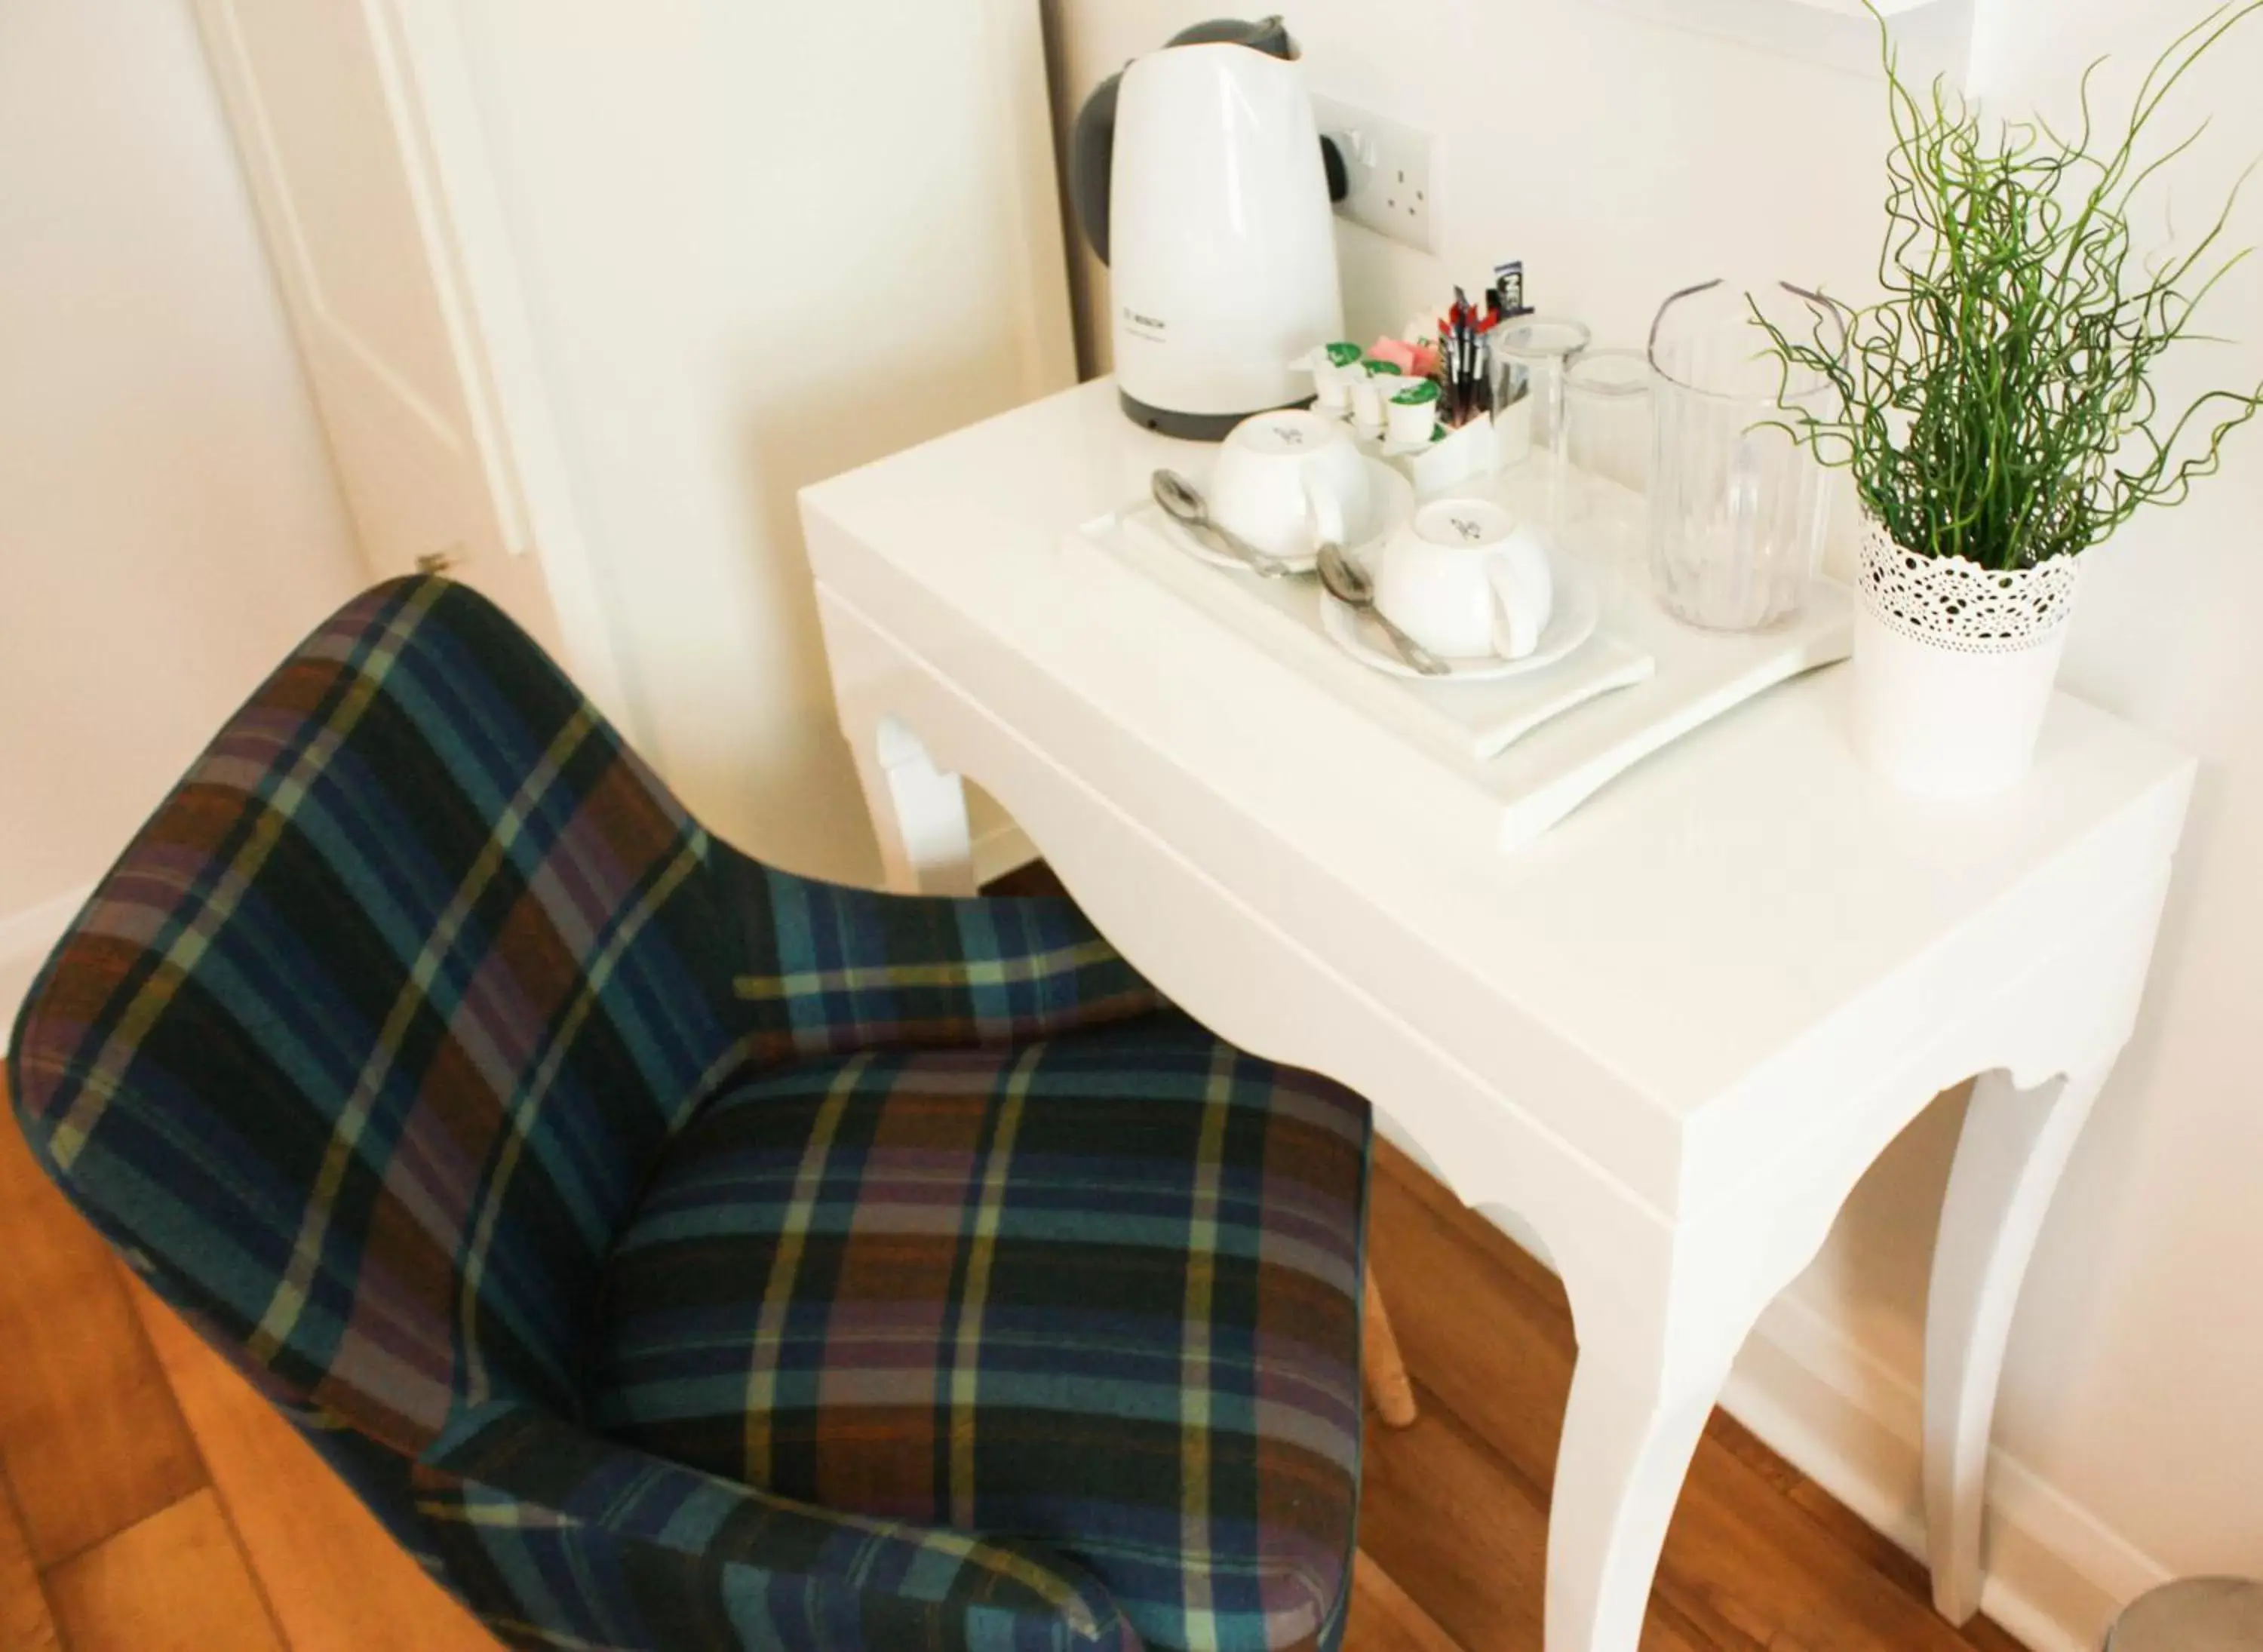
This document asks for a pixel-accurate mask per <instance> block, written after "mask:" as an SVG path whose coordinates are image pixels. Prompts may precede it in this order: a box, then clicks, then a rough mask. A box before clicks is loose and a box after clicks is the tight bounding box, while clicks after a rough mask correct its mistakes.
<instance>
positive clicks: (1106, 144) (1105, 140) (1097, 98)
mask: <svg viewBox="0 0 2263 1652" xmlns="http://www.w3.org/2000/svg"><path fill="white" fill-rule="evenodd" d="M1123 81H1124V71H1123V70H1122V69H1118V70H1117V71H1116V73H1114V74H1113V75H1110V76H1109V77H1108V78H1107V79H1106V80H1103V81H1102V82H1101V83H1100V84H1099V85H1097V86H1095V87H1094V88H1093V91H1092V96H1091V97H1089V98H1086V99H1085V100H1084V107H1083V108H1081V109H1080V110H1079V111H1077V115H1076V124H1075V125H1074V126H1073V127H1070V128H1069V134H1068V199H1069V205H1070V206H1072V207H1074V208H1075V209H1076V221H1077V222H1078V223H1080V224H1081V225H1083V226H1084V238H1085V239H1086V240H1087V241H1089V242H1090V243H1092V250H1093V251H1094V252H1095V253H1096V254H1097V255H1098V256H1099V258H1100V261H1101V262H1102V263H1103V264H1105V263H1107V262H1108V179H1109V173H1110V169H1111V168H1112V167H1113V166H1114V165H1115V163H1116V94H1117V90H1118V89H1119V88H1120V86H1121V85H1122V83H1123Z"/></svg>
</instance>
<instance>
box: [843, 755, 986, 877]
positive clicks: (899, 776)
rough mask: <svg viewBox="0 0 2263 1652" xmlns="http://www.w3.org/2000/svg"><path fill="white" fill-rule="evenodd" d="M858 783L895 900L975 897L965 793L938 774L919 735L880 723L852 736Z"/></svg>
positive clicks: (951, 776)
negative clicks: (878, 842) (860, 783)
mask: <svg viewBox="0 0 2263 1652" xmlns="http://www.w3.org/2000/svg"><path fill="white" fill-rule="evenodd" d="M849 743H850V746H852V747H853V748H854V749H855V750H856V754H857V779H859V780H861V781H862V782H863V783H864V806H865V808H868V809H870V810H871V815H872V830H873V831H874V832H875V833H876V834H877V835H878V837H879V840H880V864H881V866H882V867H883V869H884V870H885V871H886V873H887V880H888V888H891V889H893V890H894V891H895V892H896V893H897V894H898V895H972V894H973V893H974V845H973V837H972V832H971V830H970V829H969V827H968V825H967V821H966V788H965V786H962V785H961V784H960V783H959V779H958V776H957V775H955V774H945V773H944V772H941V771H940V770H938V769H937V768H936V766H935V764H934V762H933V761H932V759H930V758H929V756H928V751H927V748H926V746H924V745H922V743H920V739H919V736H918V735H915V734H913V733H912V731H911V730H910V729H908V728H905V727H904V726H903V725H902V724H901V723H900V722H898V721H896V720H895V719H894V718H893V717H883V718H881V719H880V720H879V721H878V723H877V724H876V725H875V726H874V727H873V728H871V730H870V731H868V732H867V733H865V734H864V735H861V736H860V735H857V734H855V733H853V732H852V733H851V734H850V741H849Z"/></svg>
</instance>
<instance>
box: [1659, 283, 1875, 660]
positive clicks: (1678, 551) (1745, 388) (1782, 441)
mask: <svg viewBox="0 0 2263 1652" xmlns="http://www.w3.org/2000/svg"><path fill="white" fill-rule="evenodd" d="M1755 307H1757V308H1760V310H1761V312H1762V313H1763V314H1765V315H1767V316H1768V319H1769V320H1770V321H1771V322H1775V325H1776V326H1778V327H1779V328H1781V329H1782V331H1783V332H1784V334H1785V336H1786V337H1790V338H1793V339H1797V340H1800V341H1803V342H1804V341H1808V340H1814V341H1816V342H1818V343H1820V344H1822V345H1823V347H1824V348H1825V349H1826V350H1829V351H1833V353H1837V352H1838V351H1842V350H1844V348H1845V346H1846V324H1845V321H1844V318H1843V315H1842V314H1841V312H1840V309H1839V308H1838V307H1837V306H1836V305H1834V304H1833V303H1832V301H1830V300H1828V299H1826V298H1823V297H1821V296H1820V295H1818V294H1817V293H1808V292H1804V291H1802V290H1801V289H1800V288H1798V287H1795V286H1789V284H1786V283H1781V282H1779V283H1777V284H1775V285H1774V286H1766V287H1762V288H1760V289H1758V290H1755V291H1752V292H1746V290H1745V289H1743V288H1741V287H1739V286H1732V285H1730V284H1728V283H1726V282H1723V281H1717V280H1716V281H1708V282H1706V283H1705V284H1704V285H1703V286H1693V287H1689V288H1688V289H1686V290H1684V291H1682V292H1680V293H1675V294H1674V296H1673V297H1672V298H1669V299H1667V301H1666V304H1665V307H1664V308H1661V309H1660V310H1659V312H1658V319H1657V321H1656V322H1655V323H1653V324H1652V328H1651V333H1650V367H1651V373H1652V387H1651V388H1652V396H1651V400H1652V430H1653V437H1652V441H1653V446H1652V456H1651V475H1650V549H1651V569H1652V577H1653V579H1654V580H1655V582H1656V584H1657V590H1658V599H1659V602H1660V603H1662V604H1663V605H1665V606H1666V608H1667V612H1670V613H1673V614H1674V615H1676V616H1677V617H1679V618H1681V619H1682V620H1688V622H1689V623H1690V624H1691V625H1695V626H1703V627H1706V628H1708V629H1710V630H1715V631H1757V630H1759V629H1761V627H1765V626H1771V625H1775V624H1776V623H1777V622H1778V621H1780V620H1786V619H1789V617H1790V616H1791V615H1792V614H1794V613H1797V612H1798V611H1799V605H1800V604H1801V603H1802V602H1803V601H1804V599H1805V598H1806V595H1807V587H1808V583H1809V582H1810V581H1811V580H1812V579H1813V577H1814V576H1815V569H1816V564H1817V562H1818V561H1819V559H1820V558H1821V556H1822V554H1823V540H1824V536H1825V534H1826V533H1827V532H1828V531H1829V528H1830V525H1831V494H1832V489H1831V486H1830V477H1829V474H1828V473H1827V472H1826V470H1825V469H1824V467H1822V465H1820V464H1819V463H1818V462H1817V460H1816V458H1815V456H1814V455H1813V454H1812V453H1809V452H1808V451H1807V450H1806V449H1805V448H1804V447H1802V446H1799V445H1798V444H1797V443H1796V442H1794V441H1793V440H1792V438H1791V437H1790V435H1789V432H1788V431H1786V430H1785V429H1784V428H1783V424H1784V421H1785V417H1786V415H1785V413H1784V411H1783V409H1782V406H1780V405H1779V403H1778V399H1777V398H1778V395H1779V392H1782V394H1783V395H1786V396H1787V397H1788V398H1789V400H1790V401H1791V402H1793V403H1794V404H1795V405H1798V404H1802V403H1809V402H1812V403H1814V404H1815V405H1816V406H1817V410H1818V411H1822V410H1823V408H1822V405H1821V402H1820V398H1823V397H1826V396H1828V395H1831V394H1832V391H1831V388H1830V386H1829V384H1828V383H1827V382H1826V380H1823V379H1821V378H1819V377H1809V376H1806V375H1804V374H1796V375H1795V376H1794V378H1793V379H1792V380H1791V381H1790V382H1789V384H1788V385H1787V384H1786V382H1785V380H1784V377H1783V367H1782V363H1781V362H1780V361H1779V360H1778V359H1776V357H1775V355H1774V354H1772V353H1771V352H1770V351H1769V350H1768V334H1767V333H1766V332H1765V331H1764V330H1762V329H1761V326H1760V324H1759V323H1758V322H1755V321H1754V320H1753V309H1754V308H1755Z"/></svg>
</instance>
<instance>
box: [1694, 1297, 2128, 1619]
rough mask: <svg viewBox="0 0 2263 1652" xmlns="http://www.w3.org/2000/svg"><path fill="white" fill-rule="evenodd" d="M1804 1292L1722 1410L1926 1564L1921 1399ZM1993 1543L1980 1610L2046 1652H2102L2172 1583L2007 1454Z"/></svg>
mask: <svg viewBox="0 0 2263 1652" xmlns="http://www.w3.org/2000/svg"><path fill="white" fill-rule="evenodd" d="M1721 1408H1722V1409H1724V1410H1725V1411H1727V1412H1728V1413H1729V1415H1730V1416H1732V1417H1735V1418H1736V1419H1737V1421H1738V1422H1739V1423H1741V1424H1744V1425H1745V1426H1746V1428H1748V1429H1750V1430H1751V1431H1753V1433H1754V1434H1755V1435H1757V1436H1759V1437H1760V1438H1761V1440H1762V1441H1764V1442H1765V1443H1766V1444H1767V1445H1768V1446H1769V1448H1770V1449H1772V1450H1773V1451H1775V1453H1776V1454H1777V1455H1779V1456H1781V1457H1782V1458H1783V1459H1784V1460H1786V1461H1787V1462H1789V1463H1790V1464H1791V1465H1792V1467H1795V1468H1797V1469H1798V1470H1799V1471H1800V1472H1801V1473H1802V1474H1805V1475H1806V1476H1807V1477H1808V1478H1809V1479H1810V1480H1812V1481H1813V1482H1815V1483H1816V1484H1817V1485H1818V1486H1820V1487H1822V1488H1823V1489H1824V1490H1826V1491H1827V1492H1829V1493H1830V1494H1831V1495H1832V1496H1834V1497H1836V1498H1838V1499H1839V1501H1840V1502H1841V1503H1845V1504H1846V1505H1847V1507H1848V1508H1849V1509H1852V1510H1853V1511H1855V1514H1856V1515H1857V1516H1858V1517H1859V1518H1861V1519H1862V1521H1863V1522H1864V1523H1865V1524H1866V1525H1869V1526H1871V1527H1873V1528H1874V1529H1875V1530H1876V1531H1878V1532H1883V1534H1884V1535H1885V1536H1886V1537H1888V1538H1890V1539H1891V1540H1893V1542H1894V1543H1896V1544H1897V1545H1898V1546H1899V1547H1902V1548H1903V1549H1905V1550H1906V1551H1908V1552H1909V1553H1910V1554H1914V1555H1917V1556H1918V1557H1919V1558H1920V1559H1922V1558H1923V1557H1924V1554H1925V1518H1924V1508H1923V1502H1922V1496H1921V1493H1920V1485H1921V1483H1922V1480H1921V1463H1922V1453H1921V1449H1920V1440H1921V1439H1922V1438H1923V1416H1924V1404H1923V1398H1922V1391H1921V1389H1920V1386H1919V1384H1918V1382H1917V1380H1915V1379H1914V1378H1913V1377H1912V1376H1910V1375H1907V1374H1905V1373H1903V1372H1901V1371H1898V1370H1896V1369H1894V1368H1893V1367H1892V1366H1889V1365H1888V1364H1887V1363H1886V1362H1885V1361H1883V1360H1882V1359H1878V1358H1877V1357H1876V1355H1875V1354H1874V1353H1872V1352H1871V1351H1869V1350H1868V1349H1865V1348H1863V1347H1862V1346H1861V1345H1860V1344H1858V1343H1856V1342H1855V1340H1854V1339H1853V1338H1852V1337H1848V1336H1847V1335H1846V1333H1844V1332H1843V1331H1841V1330H1840V1329H1839V1328H1838V1327H1837V1326H1836V1325H1834V1324H1833V1322H1831V1321H1830V1320H1829V1319H1828V1318H1826V1316H1825V1315H1823V1314H1822V1313H1820V1312H1819V1311H1818V1309H1816V1308H1814V1307H1812V1306H1811V1305H1810V1304H1808V1303H1806V1302H1804V1301H1801V1300H1800V1298H1799V1296H1798V1295H1797V1286H1795V1287H1794V1293H1792V1294H1789V1295H1787V1296H1785V1297H1783V1298H1782V1299H1780V1300H1779V1301H1777V1302H1776V1304H1775V1306H1774V1307H1773V1308H1770V1309H1769V1310H1768V1313H1767V1314H1765V1315H1762V1316H1761V1322H1760V1324H1759V1326H1758V1327H1757V1328H1756V1329H1755V1330H1753V1334H1752V1336H1751V1337H1750V1338H1749V1339H1747V1341H1746V1344H1745V1349H1744V1352H1743V1354H1742V1355H1741V1356H1740V1357H1739V1359H1738V1361H1737V1366H1736V1369H1735V1371H1734V1373H1732V1375H1731V1376H1730V1379H1729V1382H1728V1386H1727V1388H1724V1390H1723V1391H1722V1395H1721ZM1983 1544H1984V1547H1983V1550H1982V1553H1983V1556H1984V1563H1985V1569H1986V1580H1987V1581H1986V1585H1985V1589H1984V1590H1983V1592H1982V1596H1981V1610H1982V1611H1983V1612H1985V1613H1986V1614H1987V1615H1988V1616H1989V1617H1991V1618H1992V1619H1995V1620H1996V1622H1997V1623H1999V1624H2000V1625H2001V1626H2002V1627H2004V1628H2005V1629H2006V1631H2007V1632H2009V1633H2010V1634H2011V1635H2012V1636H2013V1638H2014V1639H2015V1640H2018V1641H2021V1642H2023V1643H2025V1644H2026V1645H2028V1646H2029V1647H2032V1648H2035V1652H2096V1648H2098V1646H2099V1644H2100V1642H2101V1641H2103V1640H2104V1638H2105V1635H2106V1631H2107V1628H2108V1626H2109V1625H2110V1624H2111V1623H2112V1622H2113V1620H2114V1617H2115V1613H2116V1612H2119V1611H2120V1610H2121V1608H2122V1605H2125V1604H2126V1603H2127V1602H2129V1601H2130V1600H2132V1599H2134V1598H2136V1597H2137V1596H2139V1595H2141V1594H2143V1593H2144V1592H2145V1590H2148V1589H2151V1588H2154V1587H2156V1586H2158V1584H2161V1583H2166V1582H2168V1581H2169V1576H2170V1574H2169V1572H2168V1570H2167V1569H2165V1567H2163V1566H2161V1565H2160V1564H2159V1563H2158V1561H2154V1560H2153V1559H2152V1558H2151V1557H2150V1556H2149V1555H2146V1554H2143V1553H2141V1552H2139V1551H2138V1550H2137V1549H2136V1548H2135V1547H2132V1546H2131V1545H2130V1544H2129V1543H2128V1542H2126V1541H2125V1540H2122V1538H2121V1537H2120V1536H2119V1535H2117V1534H2116V1533H2115V1532H2113V1531H2112V1530H2111V1529H2109V1528H2108V1526H2107V1525H2106V1524H2105V1523H2104V1522H2103V1521H2101V1520H2100V1519H2099V1518H2098V1517H2097V1516H2096V1515H2095V1514H2093V1512H2091V1511H2089V1510H2087V1509H2085V1508H2082V1507H2081V1506H2080V1505H2079V1504H2077V1503H2074V1502H2073V1501H2072V1500H2071V1499H2070V1498H2069V1497H2067V1496H2065V1495H2064V1493H2062V1492H2060V1491H2059V1490H2058V1489H2057V1488H2055V1487H2053V1486H2051V1485H2050V1484H2049V1483H2048V1482H2045V1481H2043V1480H2042V1479H2041V1478H2039V1477H2038V1476H2037V1475H2035V1474H2034V1473H2033V1472H2032V1471H2030V1470H2029V1469H2028V1467H2026V1466H2025V1465H2024V1464H2022V1463H2021V1462H2020V1461H2019V1460H2017V1459H2015V1458H2013V1457H2009V1456H2007V1455H2006V1454H2005V1453H2003V1452H2002V1451H2000V1450H1999V1451H1997V1452H1995V1453H1992V1455H1991V1457H1990V1460H1989V1464H1988V1502H1987V1514H1986V1525H1985V1535H1984V1538H1983Z"/></svg>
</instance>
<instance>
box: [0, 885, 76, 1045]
mask: <svg viewBox="0 0 2263 1652" xmlns="http://www.w3.org/2000/svg"><path fill="white" fill-rule="evenodd" d="M93 893H94V886H93V885H92V884H88V885H87V886H86V887H85V888H79V889H66V890H64V891H63V892H62V893H61V895H52V896H50V897H49V898H48V899H47V900H44V901H42V902H40V903H39V904H38V905H37V906H30V907H25V909H23V910H22V911H20V912H11V913H9V914H8V915H7V916H6V917H0V1051H4V1050H5V1049H6V1048H7V1047H8V1040H9V1038H10V1035H11V1033H12V1032H13V1031H14V1030H15V1025H16V1011H17V1010H18V1008H19V1007H20V1006H21V1005H22V1004H23V1002H24V995H25V993H26V992H29V991H30V990H31V989H32V977H33V976H34V975H38V974H39V973H40V965H41V964H44V963H46V962H47V954H48V953H51V952H53V951H54V945H55V943H56V942H57V941H59V940H61V938H62V934H63V931H64V930H65V929H67V928H69V924H70V921H71V919H73V918H75V917H77V916H78V909H79V908H81V907H83V906H84V905H85V904H86V898H87V896H89V895H92V894H93Z"/></svg>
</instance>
